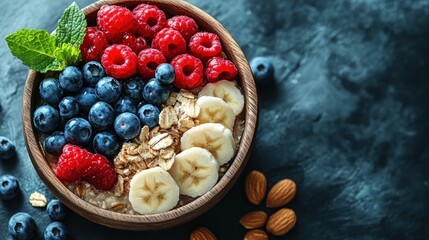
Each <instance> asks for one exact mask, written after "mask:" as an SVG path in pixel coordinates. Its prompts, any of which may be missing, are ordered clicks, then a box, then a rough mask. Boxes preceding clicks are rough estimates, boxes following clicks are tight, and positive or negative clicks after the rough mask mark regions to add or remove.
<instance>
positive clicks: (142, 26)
mask: <svg viewBox="0 0 429 240" xmlns="http://www.w3.org/2000/svg"><path fill="white" fill-rule="evenodd" d="M133 15H134V17H135V19H137V32H138V33H139V34H140V35H141V36H143V37H147V38H150V39H151V38H153V37H155V34H156V33H158V32H159V31H161V29H163V28H165V27H166V26H167V18H166V17H165V13H164V12H163V11H162V10H160V9H159V8H158V7H156V6H153V5H147V4H140V5H138V6H137V7H136V8H134V10H133Z"/></svg>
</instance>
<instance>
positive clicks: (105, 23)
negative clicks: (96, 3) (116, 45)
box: [97, 5, 137, 42]
mask: <svg viewBox="0 0 429 240" xmlns="http://www.w3.org/2000/svg"><path fill="white" fill-rule="evenodd" d="M97 25H98V27H99V28H100V29H101V30H102V31H103V32H104V33H105V34H106V38H107V40H108V41H109V42H119V41H120V40H121V39H122V37H123V36H124V35H125V33H131V34H134V33H135V31H136V27H137V21H136V20H135V19H134V17H133V14H132V12H131V11H130V10H129V9H127V8H124V7H120V6H115V5H112V6H109V5H104V6H102V7H101V8H100V10H99V11H98V13H97Z"/></svg>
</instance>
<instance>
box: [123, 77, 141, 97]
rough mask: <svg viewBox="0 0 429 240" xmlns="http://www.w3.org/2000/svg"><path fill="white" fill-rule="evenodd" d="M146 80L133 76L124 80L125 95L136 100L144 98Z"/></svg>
mask: <svg viewBox="0 0 429 240" xmlns="http://www.w3.org/2000/svg"><path fill="white" fill-rule="evenodd" d="M143 87H144V82H143V80H142V79H140V78H139V77H136V76H134V77H131V78H129V79H127V80H125V81H124V82H123V89H124V95H125V96H128V97H130V98H131V99H133V100H134V101H135V102H139V101H141V100H142V99H143Z"/></svg>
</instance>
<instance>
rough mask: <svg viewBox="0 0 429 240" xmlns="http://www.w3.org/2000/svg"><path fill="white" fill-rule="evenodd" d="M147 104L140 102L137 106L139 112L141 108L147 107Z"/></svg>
mask: <svg viewBox="0 0 429 240" xmlns="http://www.w3.org/2000/svg"><path fill="white" fill-rule="evenodd" d="M146 104H147V102H146V101H145V100H143V101H141V102H139V104H137V110H139V109H140V108H141V107H143V105H146Z"/></svg>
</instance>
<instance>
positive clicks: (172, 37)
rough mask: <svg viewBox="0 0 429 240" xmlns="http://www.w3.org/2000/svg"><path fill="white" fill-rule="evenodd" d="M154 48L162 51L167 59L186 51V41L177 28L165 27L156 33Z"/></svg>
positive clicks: (153, 42)
mask: <svg viewBox="0 0 429 240" xmlns="http://www.w3.org/2000/svg"><path fill="white" fill-rule="evenodd" d="M152 48H155V49H158V50H159V51H161V52H162V53H163V54H164V56H165V57H166V58H167V60H171V59H173V58H174V57H175V56H177V55H179V54H183V53H185V52H186V41H185V39H184V38H183V37H182V35H180V33H179V32H178V31H176V30H173V29H169V28H164V29H162V30H161V31H160V32H159V33H157V34H156V36H155V38H154V39H153V41H152Z"/></svg>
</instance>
